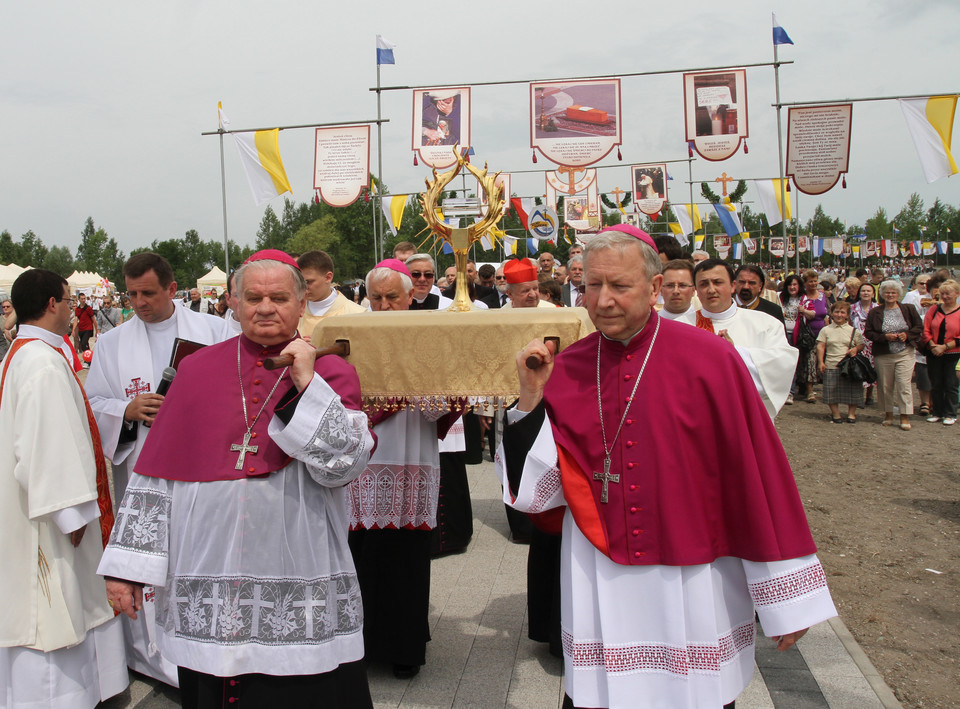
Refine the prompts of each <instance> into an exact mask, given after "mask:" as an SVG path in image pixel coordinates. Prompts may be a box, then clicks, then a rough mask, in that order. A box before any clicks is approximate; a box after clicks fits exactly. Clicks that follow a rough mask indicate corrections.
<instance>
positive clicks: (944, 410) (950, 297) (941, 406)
mask: <svg viewBox="0 0 960 709" xmlns="http://www.w3.org/2000/svg"><path fill="white" fill-rule="evenodd" d="M931 282H932V281H931ZM932 290H933V289H931V291H932ZM931 295H932V292H931ZM939 295H940V303H939V305H936V306H935V307H931V308H930V309H929V310H928V311H927V315H926V317H925V318H924V321H923V343H924V345H925V346H926V349H927V373H928V374H929V375H930V385H931V389H930V398H931V411H930V417H929V418H927V421H929V422H930V423H936V422H937V421H940V420H941V419H942V420H943V425H944V426H952V425H953V424H955V423H956V422H957V391H958V381H957V375H956V374H955V370H956V369H957V366H958V362H960V304H958V303H957V298H958V297H960V284H958V283H957V282H956V281H954V280H952V279H950V280H946V281H944V282H943V283H941V284H940V289H939Z"/></svg>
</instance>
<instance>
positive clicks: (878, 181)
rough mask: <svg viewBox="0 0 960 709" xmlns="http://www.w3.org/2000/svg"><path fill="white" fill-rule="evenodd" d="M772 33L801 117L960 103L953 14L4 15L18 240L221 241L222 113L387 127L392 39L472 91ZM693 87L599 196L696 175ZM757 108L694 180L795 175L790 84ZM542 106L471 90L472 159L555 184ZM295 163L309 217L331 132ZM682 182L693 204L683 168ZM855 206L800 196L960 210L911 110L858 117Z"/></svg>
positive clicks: (234, 180)
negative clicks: (689, 127) (927, 171)
mask: <svg viewBox="0 0 960 709" xmlns="http://www.w3.org/2000/svg"><path fill="white" fill-rule="evenodd" d="M600 8H603V10H604V11H603V12H601V11H600ZM771 11H776V12H777V16H778V19H779V21H780V24H781V25H782V26H783V27H784V29H786V31H787V32H788V33H789V35H790V36H791V38H792V39H793V40H794V42H795V43H796V45H795V46H789V45H787V46H783V47H781V48H780V58H781V60H784V61H787V60H792V61H793V62H794V63H793V64H791V65H787V66H784V67H782V69H781V72H780V74H781V97H782V100H783V101H784V102H789V101H807V100H831V99H843V98H854V97H867V96H888V95H912V94H925V93H942V92H958V91H960V79H958V78H957V77H956V67H957V66H958V64H960V62H958V60H960V50H958V44H957V42H956V36H955V35H956V28H957V27H958V26H960V3H958V2H956V0H922V1H921V2H912V3H910V2H902V0H899V1H897V2H888V1H886V0H844V1H843V2H838V1H837V0H809V1H808V2H806V3H798V2H794V3H790V4H788V5H785V6H783V7H775V6H771V5H769V4H768V3H764V2H754V1H753V0H739V1H738V2H728V3H722V2H716V1H715V0H711V1H709V2H706V1H701V0H685V1H684V2H674V3H669V2H667V3H664V2H660V3H636V2H632V1H620V0H611V1H610V2H605V3H602V4H599V5H598V4H593V3H586V4H584V3H576V4H572V5H570V6H566V5H564V4H554V5H552V6H545V5H544V3H541V2H533V1H532V0H520V1H519V2H513V3H505V2H504V3H487V4H483V3H477V2H473V3H460V2H451V1H448V2H444V3H418V4H416V5H414V4H411V3H400V2H378V1H375V0H374V1H368V2H366V3H362V4H361V3H343V2H340V3H322V4H321V3H316V2H294V1H292V0H274V1H273V2H269V3H268V2H259V3H254V2H248V1H246V0H233V1H232V2H225V1H220V2H211V1H209V0H190V1H189V2H184V1H180V0H169V1H168V2H163V3H143V2H130V1H129V0H124V1H122V2H121V1H116V2H101V1H98V0H93V1H92V2H87V3H76V2H72V1H71V2H67V1H49V2H37V3H12V2H9V3H5V8H4V13H3V15H4V17H3V22H2V24H0V46H3V49H4V51H3V54H2V58H0V63H2V71H0V107H2V108H0V116H2V119H0V120H2V125H3V127H4V130H3V132H2V135H3V142H4V145H3V150H2V153H0V155H2V158H0V159H2V165H3V169H2V174H0V180H2V186H0V194H2V195H3V199H2V203H0V229H7V230H9V231H10V232H11V233H12V234H13V236H14V239H18V238H19V236H20V235H21V234H22V233H23V232H25V231H27V230H28V229H32V230H33V231H34V232H36V233H37V235H38V236H40V238H41V239H43V242H44V243H45V244H46V245H47V246H53V245H66V246H68V247H69V248H70V249H71V251H75V249H76V246H77V244H78V242H79V234H80V231H81V229H82V227H83V223H84V220H85V219H86V218H87V216H92V217H93V219H94V221H95V223H96V224H97V226H100V227H103V228H104V229H106V230H107V232H108V233H109V235H110V236H112V237H114V238H115V239H116V240H117V242H118V243H119V245H120V247H121V248H122V249H123V250H124V251H125V252H127V253H129V251H130V250H131V249H133V248H137V247H139V246H145V245H148V244H149V243H150V242H151V241H152V240H153V239H161V240H162V239H167V238H178V237H180V236H182V235H183V233H184V232H185V231H186V230H187V229H191V228H193V229H197V231H198V232H199V233H200V237H201V238H202V239H204V240H208V239H222V236H223V223H222V222H223V219H222V209H221V197H220V159H219V146H218V139H217V137H215V136H208V137H201V135H200V133H201V132H202V131H209V130H215V129H216V127H217V122H216V117H217V112H216V107H217V101H218V100H219V101H223V106H224V110H225V112H226V113H227V115H228V116H229V117H230V120H231V123H232V127H233V128H246V127H251V128H256V127H267V126H281V125H295V124H303V123H326V122H335V121H356V120H369V119H374V118H376V113H377V106H376V95H375V94H374V93H373V92H370V91H369V90H368V89H369V88H370V87H372V86H375V85H376V64H375V51H374V50H375V35H376V34H377V33H380V34H382V35H383V36H384V37H386V38H388V39H390V40H391V41H393V42H395V43H397V45H398V47H397V49H396V52H395V54H396V61H397V63H396V65H394V66H384V67H383V68H382V83H383V85H384V86H391V85H410V86H412V85H434V84H464V85H469V84H470V83H471V82H484V81H500V80H504V81H505V80H526V79H551V78H562V77H570V76H591V75H605V74H618V73H629V72H638V71H655V70H674V69H691V68H699V67H707V66H736V65H739V64H747V63H757V62H769V61H772V58H773V50H772V44H771V23H770V12H771ZM681 84H682V82H681V77H680V75H678V74H668V75H663V76H654V77H634V78H624V79H623V81H622V84H621V89H622V98H621V105H622V111H623V114H624V117H623V140H624V144H623V146H622V153H623V162H622V163H618V162H617V160H616V155H615V151H614V154H612V155H610V156H608V157H607V158H605V159H604V160H603V161H602V163H600V164H601V165H620V167H617V168H616V169H607V170H601V171H600V189H601V191H603V192H608V191H611V190H613V189H615V188H617V187H619V188H621V189H628V185H629V173H628V167H627V166H628V165H630V164H631V163H640V162H650V161H653V162H656V161H661V160H672V159H681V158H685V157H686V156H687V150H686V144H685V142H684V132H683V101H682V95H683V94H682V85H681ZM747 94H748V102H749V112H750V113H749V126H750V137H749V139H748V144H749V147H750V153H749V154H748V155H743V153H742V151H741V152H739V153H738V154H737V155H736V156H735V157H733V158H731V159H730V160H727V161H724V162H720V163H710V162H707V161H705V160H702V159H701V160H697V161H696V162H695V163H694V164H693V177H694V180H696V181H700V180H710V181H712V180H713V179H714V178H715V177H717V176H718V175H719V174H720V173H721V172H726V173H728V174H729V175H731V176H732V177H735V178H753V177H772V176H775V175H776V174H777V171H778V162H777V133H776V125H777V124H776V111H775V109H774V108H772V107H771V104H772V103H773V102H774V100H775V94H774V76H773V69H772V67H764V68H756V69H750V70H748V72H747ZM527 95H528V89H527V87H526V85H523V84H516V85H509V86H485V87H476V88H474V89H473V92H472V103H473V111H472V114H473V127H472V136H473V143H474V148H475V150H476V153H477V158H478V159H479V161H480V162H482V161H483V160H487V161H489V163H490V167H491V169H494V170H504V171H507V172H510V171H517V170H531V169H533V168H535V167H537V168H540V169H544V168H546V167H548V166H549V165H550V164H549V163H548V162H547V161H546V160H545V159H544V158H543V157H542V156H541V157H540V161H539V163H538V164H537V165H536V166H535V165H533V163H532V162H531V158H530V156H531V149H530V147H529V131H528V108H527ZM383 96H384V98H383V117H384V118H387V119H389V120H390V123H387V124H385V125H384V130H383V141H384V155H383V179H384V181H385V183H386V184H387V185H388V187H389V188H390V189H391V191H392V192H394V193H403V192H416V191H419V190H420V189H422V187H423V179H424V177H425V176H427V174H428V173H427V170H426V169H425V168H424V167H423V165H422V164H421V165H420V166H419V167H414V166H413V157H412V153H411V150H410V141H411V137H410V135H411V113H412V110H411V109H412V97H411V92H409V91H393V92H385V93H384V95H383ZM783 118H784V128H785V127H786V110H784V114H783ZM373 136H374V151H373V153H372V154H371V169H372V170H373V171H374V172H376V169H377V168H376V164H377V163H376V152H375V151H376V148H375V140H376V138H375V136H376V131H375V130H374V131H373ZM231 143H232V140H230V139H229V138H228V139H227V140H226V141H225V144H224V147H225V155H226V173H227V209H228V221H229V230H230V237H231V238H232V239H234V240H235V241H237V242H239V243H241V244H244V243H253V240H254V238H255V234H256V230H257V227H258V224H259V222H260V219H261V217H262V215H263V209H262V208H259V207H256V206H255V205H254V204H253V199H252V197H251V194H250V191H249V188H248V187H247V184H246V179H245V177H244V175H243V170H242V167H241V165H240V163H239V158H238V156H237V153H236V150H235V148H234V147H233V145H232V144H231ZM958 150H960V146H958ZM280 151H281V154H282V157H283V161H284V164H285V166H286V170H287V174H288V176H289V178H290V182H291V184H292V186H293V190H294V192H293V195H292V197H293V199H294V200H296V201H306V200H309V199H312V196H313V190H312V184H313V174H312V173H313V131H312V130H289V131H282V132H281V134H280ZM475 162H476V161H475ZM673 176H674V178H675V179H674V180H673V182H671V183H670V189H671V190H675V189H676V188H677V187H680V188H681V191H682V192H681V194H682V195H684V197H681V195H676V196H675V199H676V200H677V201H680V199H683V198H685V195H686V189H685V187H686V185H685V184H684V182H685V181H686V179H687V175H686V165H685V164H683V163H681V164H679V165H678V166H677V167H675V168H674V174H673ZM847 185H848V188H847V189H846V190H843V189H841V188H840V186H839V185H837V186H836V187H835V188H834V189H833V190H832V191H830V192H829V193H827V194H825V195H822V196H820V197H807V196H802V195H801V198H800V202H799V217H800V218H801V220H804V221H805V220H806V219H808V218H809V217H810V216H811V214H812V211H813V209H814V207H815V206H816V204H817V203H818V202H819V203H822V204H823V206H824V209H825V210H826V211H827V213H828V214H830V215H831V216H833V217H839V218H840V219H844V220H846V221H847V222H848V223H849V224H850V225H853V224H855V223H856V224H862V223H863V222H864V221H865V220H866V219H867V218H869V217H870V216H872V214H873V213H874V211H875V210H876V208H877V207H878V206H881V205H882V206H884V207H885V208H886V209H887V211H888V213H889V214H890V215H892V214H895V213H896V212H897V211H898V210H899V209H900V208H901V207H902V206H903V204H904V203H905V202H906V200H907V198H908V196H909V195H910V193H911V192H918V193H920V195H921V196H922V197H923V199H924V200H925V202H926V206H927V207H929V206H930V205H931V204H932V203H933V201H934V199H935V198H936V197H940V198H941V199H942V200H944V201H946V202H948V203H949V204H952V205H954V206H960V177H954V178H952V179H946V180H941V181H939V182H936V183H934V184H933V185H927V184H926V182H925V181H924V179H923V174H922V172H921V169H920V164H919V161H918V159H917V156H916V152H915V150H914V147H913V144H912V142H911V141H910V137H909V134H908V133H907V129H906V125H905V123H904V120H903V116H902V114H901V112H900V108H899V106H898V105H897V103H896V102H895V101H886V102H874V103H861V104H856V105H855V106H854V109H853V139H852V145H851V155H850V172H849V173H848V175H847ZM513 191H514V192H516V193H519V194H521V195H539V194H542V192H543V178H542V176H541V175H534V174H526V175H517V176H516V177H514V182H513ZM697 192H699V190H697ZM793 194H794V196H796V195H797V192H796V191H794V193H793ZM747 199H750V196H749V195H748V197H747ZM282 203H283V200H282V198H280V197H278V198H277V199H276V200H274V201H273V202H272V204H273V205H274V209H275V210H276V211H278V212H279V211H280V209H281V208H282ZM795 214H796V212H795Z"/></svg>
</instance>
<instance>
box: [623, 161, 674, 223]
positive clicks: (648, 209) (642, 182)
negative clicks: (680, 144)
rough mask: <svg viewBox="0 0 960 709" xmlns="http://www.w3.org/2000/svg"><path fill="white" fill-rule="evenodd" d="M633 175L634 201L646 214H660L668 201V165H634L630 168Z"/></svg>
mask: <svg viewBox="0 0 960 709" xmlns="http://www.w3.org/2000/svg"><path fill="white" fill-rule="evenodd" d="M630 173H631V175H632V177H633V203H634V204H635V205H637V209H638V210H640V211H641V212H643V213H644V214H648V215H653V214H659V213H660V212H661V211H662V210H663V203H664V202H666V201H667V199H668V198H667V166H666V164H664V163H660V164H655V165H634V166H633V167H632V168H630Z"/></svg>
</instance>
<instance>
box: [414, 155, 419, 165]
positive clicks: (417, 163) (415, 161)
mask: <svg viewBox="0 0 960 709" xmlns="http://www.w3.org/2000/svg"><path fill="white" fill-rule="evenodd" d="M419 164H420V163H419V162H418V161H417V154H416V153H414V154H413V166H414V167H416V166H417V165H419Z"/></svg>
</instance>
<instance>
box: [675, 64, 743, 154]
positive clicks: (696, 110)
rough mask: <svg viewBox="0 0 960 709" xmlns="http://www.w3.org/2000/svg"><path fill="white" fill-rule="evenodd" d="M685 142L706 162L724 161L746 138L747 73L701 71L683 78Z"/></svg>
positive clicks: (741, 71)
mask: <svg viewBox="0 0 960 709" xmlns="http://www.w3.org/2000/svg"><path fill="white" fill-rule="evenodd" d="M683 111H684V121H685V124H686V135H687V142H688V143H690V144H692V145H693V148H694V150H696V151H697V152H698V153H699V154H700V155H701V156H702V157H704V158H706V159H707V160H713V161H717V160H726V159H727V158H729V157H730V156H731V155H733V154H734V153H736V152H737V150H738V149H739V148H740V143H741V141H742V140H743V139H744V138H747V137H748V136H749V130H748V124H747V71H746V69H734V70H728V71H704V72H693V73H689V74H684V75H683Z"/></svg>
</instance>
